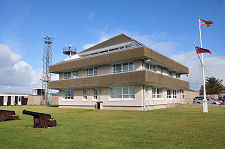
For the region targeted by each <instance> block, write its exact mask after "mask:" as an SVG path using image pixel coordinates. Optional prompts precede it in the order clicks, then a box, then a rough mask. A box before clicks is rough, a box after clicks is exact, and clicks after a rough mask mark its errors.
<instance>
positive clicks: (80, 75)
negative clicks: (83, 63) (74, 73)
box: [78, 69, 85, 77]
mask: <svg viewBox="0 0 225 149" xmlns="http://www.w3.org/2000/svg"><path fill="white" fill-rule="evenodd" d="M84 71H85V70H83V69H80V70H78V77H84Z"/></svg>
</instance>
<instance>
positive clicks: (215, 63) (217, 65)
mask: <svg viewBox="0 0 225 149" xmlns="http://www.w3.org/2000/svg"><path fill="white" fill-rule="evenodd" d="M172 58H173V59H174V60H176V61H178V62H180V63H181V64H184V65H185V66H187V67H188V68H189V76H182V79H184V80H186V81H188V82H190V88H191V89H194V90H199V89H200V87H201V85H202V71H201V65H200V61H199V59H198V57H197V55H196V53H195V51H190V52H186V53H180V54H176V55H173V56H172ZM204 64H205V76H206V77H211V76H214V77H216V78H219V79H222V80H224V81H225V75H224V72H223V71H221V70H225V65H224V64H225V58H223V57H220V56H216V55H206V54H205V56H204ZM224 81H223V82H222V83H223V84H224V85H225V82H224Z"/></svg>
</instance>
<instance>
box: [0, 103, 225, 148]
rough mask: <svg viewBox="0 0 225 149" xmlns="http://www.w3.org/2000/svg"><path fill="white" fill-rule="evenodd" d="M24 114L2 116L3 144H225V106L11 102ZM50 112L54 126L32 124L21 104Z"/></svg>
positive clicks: (6, 146)
mask: <svg viewBox="0 0 225 149" xmlns="http://www.w3.org/2000/svg"><path fill="white" fill-rule="evenodd" d="M0 109H6V110H15V111H16V114H18V115H19V116H20V120H14V121H5V122H0V148H1V149H5V148H9V149H15V148H21V149H26V148H29V149H31V148H38V149H40V148H41V149H42V148H46V149H52V148H55V149H56V148H62V149H66V148H82V149H83V148H97V149H99V148H104V149H105V148H112V149H115V148H119V149H124V148H125V149H126V148H127V149H133V148H138V149H142V148H147V149H150V148H196V149H201V148H202V149H205V148H225V141H224V139H225V107H221V106H220V107H210V108H209V113H202V108H200V107H179V108H169V109H159V110H153V111H111V110H77V109H61V108H55V107H45V106H14V107H13V106H9V107H0ZM23 109H26V110H31V111H36V112H43V113H49V114H51V115H52V117H53V118H55V119H56V120H57V127H54V128H48V129H45V128H33V117H32V116H29V115H23V114H22V110H23Z"/></svg>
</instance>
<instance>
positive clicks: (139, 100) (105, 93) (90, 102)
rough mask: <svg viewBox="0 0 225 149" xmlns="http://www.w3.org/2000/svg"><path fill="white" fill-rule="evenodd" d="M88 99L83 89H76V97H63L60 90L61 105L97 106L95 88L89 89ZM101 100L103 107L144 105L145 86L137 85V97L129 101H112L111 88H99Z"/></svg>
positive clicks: (62, 92)
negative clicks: (85, 97) (71, 98)
mask: <svg viewBox="0 0 225 149" xmlns="http://www.w3.org/2000/svg"><path fill="white" fill-rule="evenodd" d="M87 90H88V91H87V100H84V99H83V89H75V90H74V99H73V100H65V99H63V94H64V91H60V92H59V95H60V97H59V105H61V106H77V107H78V108H79V107H80V108H95V104H96V100H94V97H93V95H94V90H93V88H89V89H87ZM99 90H100V92H101V94H99V100H100V101H103V109H110V107H141V106H143V87H142V86H135V99H134V100H127V101H110V88H98V92H99Z"/></svg>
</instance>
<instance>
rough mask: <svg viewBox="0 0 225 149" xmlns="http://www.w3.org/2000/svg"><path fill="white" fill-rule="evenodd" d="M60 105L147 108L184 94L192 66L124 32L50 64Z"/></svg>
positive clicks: (178, 99) (181, 98)
mask: <svg viewBox="0 0 225 149" xmlns="http://www.w3.org/2000/svg"><path fill="white" fill-rule="evenodd" d="M49 70H50V72H51V73H56V74H59V80H57V81H51V82H49V88H51V89H55V90H59V96H60V98H59V105H60V107H71V108H93V109H94V108H95V107H96V103H98V104H100V106H98V108H101V109H123V110H126V109H131V110H149V109H155V108H162V107H168V106H171V105H173V104H175V103H181V102H182V101H184V100H185V99H186V95H185V90H188V89H189V83H188V82H186V81H183V80H181V79H180V76H181V75H186V74H188V73H189V69H188V68H187V67H186V66H184V65H182V64H180V63H178V62H176V61H174V60H172V59H170V58H168V57H166V56H164V55H162V54H160V53H158V52H156V51H154V50H152V49H150V48H148V47H146V46H145V45H143V44H142V43H140V42H138V41H136V40H134V39H132V38H130V37H128V36H126V35H124V34H120V35H118V36H115V37H113V38H111V39H109V40H106V41H104V42H102V43H99V44H97V45H95V46H93V47H90V48H88V49H86V50H84V51H82V52H80V53H77V54H76V55H73V56H71V58H70V59H66V60H64V61H62V62H59V63H56V64H54V65H52V66H50V68H49Z"/></svg>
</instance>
